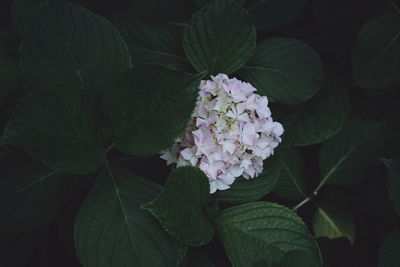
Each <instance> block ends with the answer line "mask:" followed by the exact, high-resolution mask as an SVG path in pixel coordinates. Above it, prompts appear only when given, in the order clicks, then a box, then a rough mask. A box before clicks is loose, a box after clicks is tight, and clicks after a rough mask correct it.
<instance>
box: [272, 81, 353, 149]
mask: <svg viewBox="0 0 400 267" xmlns="http://www.w3.org/2000/svg"><path fill="white" fill-rule="evenodd" d="M276 112H277V115H275V118H276V120H277V121H279V122H281V123H282V124H283V127H284V129H285V132H284V135H283V137H282V139H283V145H284V146H287V147H296V146H308V145H313V144H318V143H321V142H323V141H325V140H328V139H329V138H331V137H332V136H334V135H336V134H337V133H338V132H340V131H341V130H342V129H343V127H345V126H346V124H347V122H348V120H349V117H350V112H351V107H350V100H349V96H348V93H347V91H346V87H345V84H344V82H342V81H341V80H340V79H339V78H338V77H336V76H334V75H332V74H329V75H327V79H326V81H325V86H324V87H323V88H322V89H321V90H320V91H319V92H318V93H317V94H316V95H315V96H314V97H313V98H312V99H311V100H309V101H307V102H305V103H303V104H300V105H297V106H289V107H285V111H284V112H281V113H279V109H278V110H276Z"/></svg>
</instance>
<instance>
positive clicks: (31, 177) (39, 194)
mask: <svg viewBox="0 0 400 267" xmlns="http://www.w3.org/2000/svg"><path fill="white" fill-rule="evenodd" d="M16 162H18V164H16ZM0 169H1V170H2V174H1V179H0V213H1V214H2V216H1V217H2V219H1V220H0V233H2V234H5V233H7V234H10V233H16V232H23V231H27V230H31V229H33V228H35V227H38V226H42V225H43V224H46V223H48V222H50V221H51V220H53V219H54V218H55V217H56V216H57V215H58V214H59V213H60V212H61V210H62V208H63V207H64V205H65V204H66V203H67V201H68V200H69V198H70V196H71V193H72V192H73V190H74V186H75V184H76V182H77V179H76V177H74V176H71V175H67V174H65V173H61V172H60V171H57V170H55V169H53V168H51V167H48V166H46V165H44V164H42V163H40V162H38V161H37V160H34V159H32V158H30V157H28V156H26V155H24V154H21V153H9V154H7V155H6V156H4V157H3V158H1V159H0Z"/></svg>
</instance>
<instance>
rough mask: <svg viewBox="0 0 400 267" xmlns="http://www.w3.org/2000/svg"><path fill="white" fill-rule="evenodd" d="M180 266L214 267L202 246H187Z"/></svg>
mask: <svg viewBox="0 0 400 267" xmlns="http://www.w3.org/2000/svg"><path fill="white" fill-rule="evenodd" d="M181 267H215V265H214V263H213V262H212V261H211V259H210V257H209V256H208V255H207V251H206V250H205V249H204V248H189V250H188V252H187V255H186V258H185V260H184V261H183V262H182V265H181Z"/></svg>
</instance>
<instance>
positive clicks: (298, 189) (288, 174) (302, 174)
mask: <svg viewBox="0 0 400 267" xmlns="http://www.w3.org/2000/svg"><path fill="white" fill-rule="evenodd" d="M276 157H277V158H278V161H279V164H280V165H281V171H280V174H279V177H278V182H277V184H276V186H275V187H274V191H273V192H274V194H276V195H278V196H280V197H283V198H286V199H290V200H300V199H304V198H305V197H306V196H307V195H308V194H307V193H308V181H307V178H308V176H307V175H306V170H305V159H304V156H303V155H302V153H301V152H300V151H299V150H296V149H283V150H280V153H279V154H277V155H276Z"/></svg>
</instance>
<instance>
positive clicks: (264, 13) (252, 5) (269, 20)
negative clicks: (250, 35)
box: [248, 0, 308, 31]
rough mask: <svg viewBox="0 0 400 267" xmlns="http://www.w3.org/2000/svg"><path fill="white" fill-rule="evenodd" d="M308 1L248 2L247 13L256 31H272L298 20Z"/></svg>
mask: <svg viewBox="0 0 400 267" xmlns="http://www.w3.org/2000/svg"><path fill="white" fill-rule="evenodd" d="M307 2H308V0H249V4H248V6H249V12H250V15H251V18H252V19H253V21H254V24H255V25H256V27H257V30H261V31H263V30H272V29H276V28H279V27H282V26H284V25H286V24H288V23H290V22H292V21H294V20H295V19H297V18H299V17H300V15H301V14H302V13H303V10H304V8H305V6H306V4H307Z"/></svg>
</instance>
